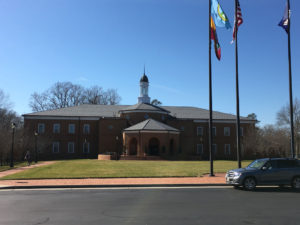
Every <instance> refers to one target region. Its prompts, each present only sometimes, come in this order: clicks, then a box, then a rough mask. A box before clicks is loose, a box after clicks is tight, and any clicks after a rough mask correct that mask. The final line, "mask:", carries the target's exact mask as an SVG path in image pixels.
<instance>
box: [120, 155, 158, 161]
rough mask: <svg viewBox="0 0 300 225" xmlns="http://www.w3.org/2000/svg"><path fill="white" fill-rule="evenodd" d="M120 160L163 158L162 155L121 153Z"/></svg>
mask: <svg viewBox="0 0 300 225" xmlns="http://www.w3.org/2000/svg"><path fill="white" fill-rule="evenodd" d="M120 160H163V159H162V158H161V157H160V156H156V155H147V156H137V155H121V156H120Z"/></svg>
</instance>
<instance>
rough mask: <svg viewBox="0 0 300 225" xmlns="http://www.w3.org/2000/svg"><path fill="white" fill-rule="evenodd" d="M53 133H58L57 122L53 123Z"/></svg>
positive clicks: (58, 126)
mask: <svg viewBox="0 0 300 225" xmlns="http://www.w3.org/2000/svg"><path fill="white" fill-rule="evenodd" d="M53 133H54V134H59V133H60V124H59V123H55V124H53Z"/></svg>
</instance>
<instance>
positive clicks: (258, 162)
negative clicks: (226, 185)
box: [247, 159, 267, 169]
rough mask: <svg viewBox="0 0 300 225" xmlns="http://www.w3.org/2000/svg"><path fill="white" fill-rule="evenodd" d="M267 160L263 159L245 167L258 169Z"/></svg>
mask: <svg viewBox="0 0 300 225" xmlns="http://www.w3.org/2000/svg"><path fill="white" fill-rule="evenodd" d="M266 161H267V160H265V159H258V160H255V161H253V162H252V163H250V164H249V166H247V168H253V169H260V168H261V167H262V166H263V165H264V164H265V163H266Z"/></svg>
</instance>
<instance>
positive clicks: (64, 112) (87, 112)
mask: <svg viewBox="0 0 300 225" xmlns="http://www.w3.org/2000/svg"><path fill="white" fill-rule="evenodd" d="M135 110H136V111H139V110H141V111H143V110H146V111H153V112H155V111H156V112H169V113H170V115H171V116H174V117H176V118H178V119H200V120H207V119H209V111H208V110H206V109H201V108H196V107H186V106H160V107H158V106H153V105H151V104H144V103H140V104H136V105H131V106H128V105H88V104H84V105H80V106H74V107H68V108H62V109H56V110H48V111H43V112H35V113H28V114H24V115H23V116H24V117H32V116H54V117H61V116H63V117H79V116H80V117H118V116H119V112H120V111H135ZM213 119H215V120H235V119H236V117H235V115H232V114H228V113H221V112H216V111H214V112H213ZM241 120H243V121H249V122H254V120H252V119H249V118H247V117H241Z"/></svg>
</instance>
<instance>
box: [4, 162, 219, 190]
mask: <svg viewBox="0 0 300 225" xmlns="http://www.w3.org/2000/svg"><path fill="white" fill-rule="evenodd" d="M51 163H54V162H43V163H40V164H37V165H33V166H28V167H22V168H16V169H13V170H9V171H4V172H0V177H3V176H6V175H9V174H13V173H18V172H21V171H24V170H26V169H30V168H34V167H38V166H43V165H49V164H51ZM126 185H128V186H134V185H138V186H140V185H146V186H149V185H150V186H151V185H225V174H224V173H217V174H215V176H214V177H210V176H209V175H205V176H203V177H167V178H88V179H38V180H37V179H35V180H0V188H14V187H15V188H21V187H24V188H26V187H27V188H28V187H70V188H71V187H80V186H81V187H87V186H95V187H96V186H126Z"/></svg>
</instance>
